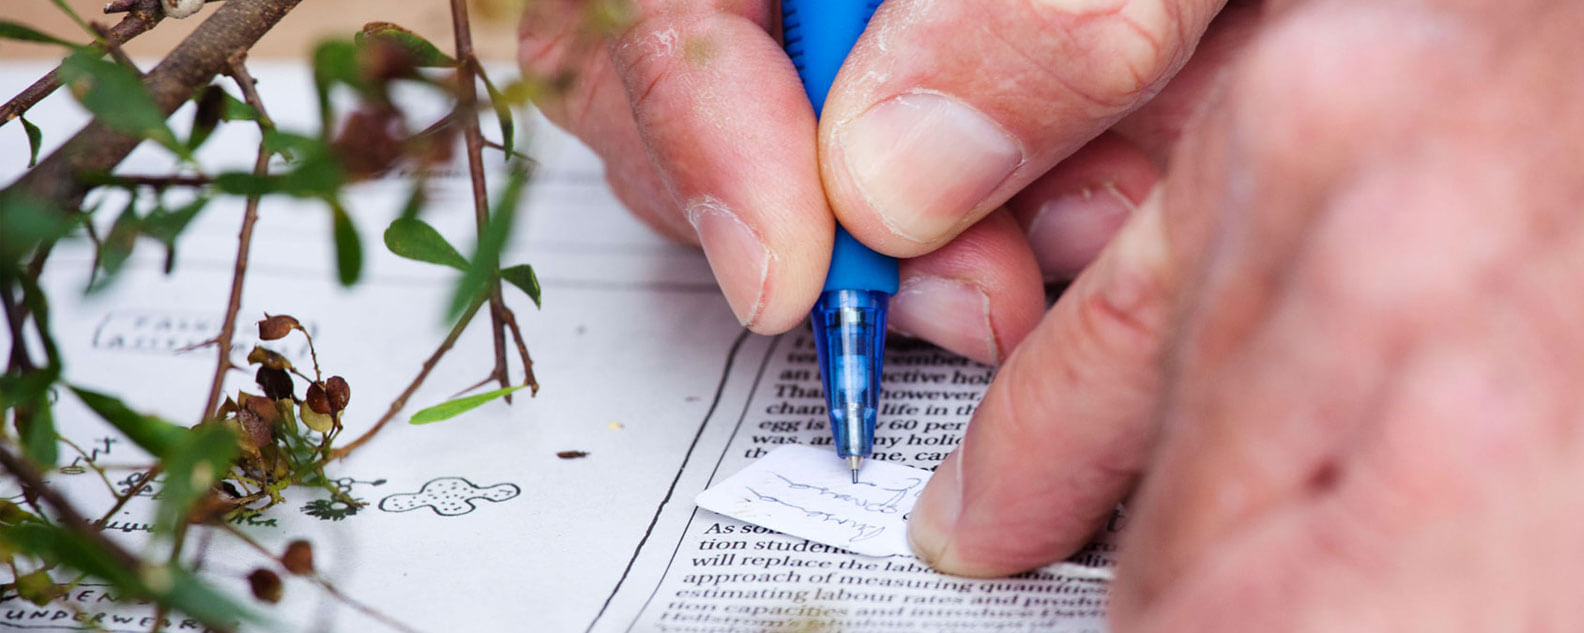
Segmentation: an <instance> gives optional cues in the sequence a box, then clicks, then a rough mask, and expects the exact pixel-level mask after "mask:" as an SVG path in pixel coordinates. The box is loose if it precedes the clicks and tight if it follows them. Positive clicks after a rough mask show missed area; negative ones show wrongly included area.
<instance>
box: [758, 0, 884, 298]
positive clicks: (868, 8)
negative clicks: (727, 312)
mask: <svg viewBox="0 0 1584 633" xmlns="http://www.w3.org/2000/svg"><path fill="white" fill-rule="evenodd" d="M880 1H881V0H782V2H781V27H782V41H783V42H785V46H786V52H787V56H788V57H790V58H791V59H792V65H793V66H795V67H797V72H798V78H799V79H801V80H802V81H803V90H804V92H806V93H808V98H809V103H810V104H811V105H813V106H814V114H815V116H819V113H820V112H821V111H822V110H824V109H825V96H826V95H827V94H828V93H829V92H830V87H831V84H832V83H833V82H835V81H836V73H837V71H840V70H841V67H842V62H843V61H845V60H846V59H847V53H848V52H849V51H851V50H852V47H853V44H855V43H857V42H858V37H859V36H860V35H862V34H863V31H864V27H865V26H868V24H869V17H870V16H872V15H874V12H875V9H876V8H878V7H879V6H880ZM824 289H825V290H826V291H831V290H879V291H882V292H885V293H887V294H895V293H896V290H897V262H896V259H895V258H892V257H887V256H885V255H881V254H879V253H876V252H874V251H872V250H870V249H869V247H867V246H864V245H863V244H860V243H859V242H858V240H856V239H853V237H852V235H850V234H848V233H847V230H846V229H844V228H842V227H840V226H838V227H836V236H835V242H834V245H833V248H832V251H831V265H830V272H829V273H827V274H826V276H825V288H824Z"/></svg>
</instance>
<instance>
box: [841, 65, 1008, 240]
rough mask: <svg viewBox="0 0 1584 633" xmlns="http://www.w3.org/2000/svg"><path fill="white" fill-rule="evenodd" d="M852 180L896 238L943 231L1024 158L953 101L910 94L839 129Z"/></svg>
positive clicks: (929, 236)
mask: <svg viewBox="0 0 1584 633" xmlns="http://www.w3.org/2000/svg"><path fill="white" fill-rule="evenodd" d="M837 142H838V143H840V145H841V150H842V156H843V158H844V159H845V161H846V163H847V172H848V174H850V175H851V176H852V179H853V183H854V184H855V185H856V186H857V187H858V190H859V191H860V192H862V193H863V196H864V198H865V199H867V201H868V202H869V205H870V206H871V207H873V208H874V210H875V212H876V213H878V214H879V215H880V218H881V220H882V221H884V222H885V224H886V226H887V227H888V228H890V229H891V231H892V232H893V233H896V234H897V235H898V236H901V237H903V238H907V239H909V240H913V241H915V242H928V241H932V240H935V239H937V238H939V237H940V236H942V235H945V234H946V233H947V232H949V231H950V230H951V229H952V228H953V227H955V226H956V225H957V224H958V223H959V222H961V221H962V218H963V216H964V215H966V214H967V213H968V212H969V211H970V210H972V209H973V208H974V207H975V206H978V205H979V203H981V202H983V201H984V199H985V198H986V197H987V196H989V195H990V192H991V191H993V190H995V188H996V187H997V186H998V185H1000V184H1001V182H1002V181H1003V180H1006V178H1007V176H1008V175H1010V174H1011V173H1012V170H1014V169H1017V167H1018V165H1020V164H1022V163H1023V152H1022V150H1021V149H1020V148H1019V147H1018V144H1017V141H1015V140H1013V138H1012V137H1011V136H1009V135H1008V134H1007V133H1006V131H1004V130H1002V129H1001V128H1000V126H997V125H996V124H995V122H994V121H991V120H990V119H989V117H986V116H985V115H984V114H981V113H980V112H979V111H978V110H974V109H973V108H971V107H969V106H968V105H967V104H964V103H962V102H960V101H957V100H956V99H952V98H950V97H944V96H941V95H936V94H906V95H901V96H897V97H893V98H891V99H890V100H887V101H884V102H882V103H880V104H879V105H876V106H874V107H873V108H870V109H869V111H868V112H865V113H863V114H862V115H861V116H859V117H858V118H857V119H854V120H852V121H850V122H848V123H846V124H844V125H843V126H842V128H841V130H840V131H838V132H837Z"/></svg>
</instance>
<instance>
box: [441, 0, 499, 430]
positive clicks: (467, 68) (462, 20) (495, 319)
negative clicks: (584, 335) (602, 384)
mask: <svg viewBox="0 0 1584 633" xmlns="http://www.w3.org/2000/svg"><path fill="white" fill-rule="evenodd" d="M451 31H452V33H453V34H454V35H455V36H456V57H457V110H458V111H460V112H465V113H470V114H469V116H465V117H463V121H462V138H463V140H464V141H465V142H466V145H467V159H468V176H469V177H470V179H471V181H472V185H473V218H474V221H475V223H476V224H477V225H478V232H479V235H480V237H482V236H483V234H484V231H485V229H486V228H487V227H488V225H489V193H488V192H487V191H486V190H485V187H484V135H483V134H482V133H480V132H479V121H478V114H477V113H478V86H477V81H476V77H475V64H476V62H475V60H474V59H473V35H472V28H471V27H470V26H469V24H468V10H467V0H451ZM490 264H491V265H492V266H494V267H495V268H499V267H500V265H499V263H498V262H490ZM489 304H490V339H491V341H492V342H493V343H494V345H495V374H494V375H495V379H496V381H498V382H499V383H500V386H501V388H502V389H504V388H507V387H510V386H511V370H510V368H508V367H507V365H506V325H505V323H504V321H505V319H504V314H505V313H504V312H503V311H504V310H505V308H506V302H505V301H504V300H502V298H501V289H500V283H499V282H498V281H492V282H490V288H489ZM506 402H508V403H510V402H511V394H507V395H506Z"/></svg>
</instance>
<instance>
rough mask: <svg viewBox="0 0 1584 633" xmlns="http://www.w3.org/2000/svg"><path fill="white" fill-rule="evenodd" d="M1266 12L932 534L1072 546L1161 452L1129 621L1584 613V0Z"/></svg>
mask: <svg viewBox="0 0 1584 633" xmlns="http://www.w3.org/2000/svg"><path fill="white" fill-rule="evenodd" d="M1266 11H1267V16H1266V17H1265V18H1264V19H1265V22H1264V23H1263V24H1262V25H1260V26H1259V31H1258V35H1257V36H1256V39H1255V40H1254V41H1253V42H1252V43H1251V44H1249V45H1248V46H1247V47H1246V48H1245V49H1244V50H1243V52H1242V54H1241V56H1240V61H1239V62H1238V63H1237V64H1236V65H1235V66H1234V67H1232V69H1231V70H1230V71H1229V72H1228V73H1227V75H1226V76H1225V77H1224V78H1222V79H1221V80H1220V81H1219V82H1218V89H1217V90H1216V94H1215V95H1214V98H1213V99H1212V101H1211V106H1210V107H1208V108H1206V109H1205V110H1204V111H1203V113H1202V116H1201V117H1200V118H1198V119H1196V120H1195V121H1194V123H1193V124H1192V125H1191V127H1190V128H1189V132H1188V133H1187V134H1186V135H1185V137H1184V138H1183V140H1182V141H1181V145H1180V146H1179V147H1178V148H1177V152H1176V153H1175V154H1174V155H1173V160H1172V161H1171V167H1170V168H1169V169H1168V173H1167V175H1166V177H1165V181H1164V183H1163V184H1162V186H1161V187H1160V188H1159V189H1158V190H1157V192H1156V194H1155V195H1154V196H1153V197H1152V198H1151V199H1150V201H1149V202H1147V203H1146V204H1145V205H1143V208H1142V209H1141V211H1140V212H1139V213H1138V214H1136V215H1135V216H1134V217H1133V218H1132V219H1131V220H1130V221H1129V223H1128V224H1127V225H1126V226H1125V227H1124V228H1123V229H1122V231H1121V232H1120V233H1119V234H1118V236H1117V238H1116V239H1115V240H1114V241H1113V242H1112V243H1111V244H1110V246H1108V247H1107V250H1106V251H1105V252H1104V253H1103V254H1102V255H1101V256H1100V258H1099V260H1098V261H1097V262H1096V263H1095V264H1094V265H1093V266H1091V267H1090V268H1089V269H1088V270H1086V271H1085V272H1084V273H1083V274H1082V275H1081V276H1080V277H1079V278H1078V280H1077V281H1076V282H1075V284H1074V285H1073V286H1072V287H1071V288H1069V290H1068V291H1067V293H1066V295H1065V296H1063V297H1062V298H1061V300H1060V301H1059V302H1058V304H1057V305H1056V306H1055V308H1054V309H1053V310H1052V311H1051V312H1050V314H1048V315H1047V316H1046V318H1045V319H1044V321H1043V322H1042V323H1041V324H1040V326H1039V327H1038V328H1037V329H1036V330H1035V332H1034V333H1033V334H1031V335H1030V337H1029V338H1028V339H1027V340H1026V341H1025V342H1024V343H1023V345H1022V346H1021V347H1020V348H1019V349H1018V350H1017V351H1016V352H1015V353H1014V354H1013V355H1012V357H1011V358H1010V359H1009V360H1008V362H1007V364H1006V365H1005V366H1004V367H1003V369H1002V371H1001V372H1000V374H999V375H998V376H997V377H996V380H995V382H994V384H993V385H992V386H991V388H990V391H989V393H987V394H986V397H985V399H984V401H983V403H982V405H981V406H980V408H979V411H978V413H977V415H976V417H975V419H974V421H973V423H972V424H971V425H970V427H969V432H968V435H967V437H966V438H965V441H964V443H963V445H962V446H961V447H960V448H959V449H958V451H957V452H956V453H955V454H954V455H953V456H952V457H951V458H950V459H948V460H947V462H946V463H945V464H943V465H942V467H941V468H940V469H939V470H938V471H937V474H936V477H935V478H934V480H932V481H931V483H930V485H929V488H928V489H927V490H926V492H925V493H924V495H923V497H922V498H921V499H920V500H919V503H918V505H917V506H916V507H915V510H914V518H913V522H912V525H911V532H912V534H911V535H912V537H913V540H914V542H915V546H916V548H917V550H918V551H919V552H920V554H921V555H922V556H923V557H925V558H927V559H930V560H931V561H932V563H933V564H934V565H936V566H937V567H938V568H941V569H943V570H947V571H952V572H957V573H965V574H971V575H998V574H1005V573H1009V572H1015V571H1020V570H1023V569H1028V568H1031V567H1036V566H1039V565H1042V564H1045V563H1047V562H1050V561H1053V560H1057V559H1059V558H1061V557H1063V556H1065V555H1067V554H1068V553H1070V552H1071V551H1072V550H1074V549H1075V548H1076V547H1077V546H1079V545H1080V544H1081V543H1082V542H1083V540H1084V539H1085V538H1087V535H1088V534H1090V533H1091V532H1092V530H1093V529H1094V528H1095V527H1096V525H1098V523H1099V522H1100V521H1103V520H1104V517H1105V516H1106V515H1107V514H1108V513H1109V512H1110V510H1111V509H1112V507H1113V506H1114V504H1115V503H1116V501H1117V500H1118V499H1119V498H1120V497H1121V495H1122V494H1123V493H1124V492H1125V491H1126V490H1128V489H1129V487H1130V485H1131V482H1132V481H1133V480H1134V479H1135V478H1136V477H1137V476H1138V474H1139V472H1140V470H1141V468H1142V467H1143V466H1144V465H1145V463H1146V459H1147V458H1148V459H1149V471H1148V474H1147V476H1146V477H1145V480H1144V482H1143V484H1142V486H1141V488H1140V490H1139V491H1138V493H1137V494H1136V496H1135V497H1134V499H1133V501H1132V502H1130V504H1129V521H1128V525H1127V527H1125V528H1124V535H1125V536H1124V539H1123V544H1122V560H1121V566H1120V569H1119V576H1118V584H1117V586H1116V589H1115V591H1114V592H1113V597H1114V600H1113V605H1112V606H1113V614H1114V620H1115V624H1116V627H1115V628H1116V630H1118V631H1119V632H1126V633H1131V632H1139V631H1173V632H1189V633H1191V632H1194V631H1218V632H1226V631H1231V632H1237V631H1258V632H1265V631H1437V632H1444V631H1490V630H1551V631H1572V630H1584V611H1580V610H1579V609H1578V608H1577V607H1576V599H1577V596H1576V593H1577V588H1578V587H1579V586H1580V581H1581V580H1584V578H1581V575H1584V572H1581V571H1580V570H1584V547H1581V546H1580V544H1579V543H1580V541H1579V539H1578V535H1579V534H1580V533H1584V486H1580V485H1579V483H1578V482H1580V481H1584V442H1581V437H1584V434H1581V432H1580V431H1581V427H1580V420H1581V415H1580V399H1579V395H1578V394H1579V393H1580V392H1579V389H1578V385H1579V384H1580V381H1581V380H1584V334H1581V330H1580V328H1579V327H1578V324H1579V323H1580V322H1584V301H1581V300H1580V299H1579V298H1578V297H1579V294H1578V289H1579V288H1580V287H1584V223H1581V222H1580V220H1579V218H1580V215H1579V213H1578V202H1579V201H1580V200H1584V178H1581V177H1580V174H1584V148H1581V146H1580V144H1579V139H1581V138H1584V108H1580V106H1579V104H1580V103H1584V84H1580V82H1578V81H1577V69H1576V66H1577V60H1579V59H1584V39H1581V38H1579V37H1578V28H1577V27H1578V26H1579V25H1580V24H1584V5H1580V4H1579V3H1576V2H1566V1H1543V0H1534V1H1524V2H1515V3H1499V4H1497V3H1481V2H1431V1H1429V0H1422V1H1413V0H1393V1H1389V2H1388V1H1380V0H1357V1H1348V0H1328V1H1315V2H1271V3H1269V4H1268V5H1267V7H1266ZM1157 433H1159V438H1158V439H1156V437H1155V436H1156V434H1157ZM1152 450H1153V457H1151V455H1150V454H1151V452H1152Z"/></svg>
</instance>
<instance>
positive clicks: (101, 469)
mask: <svg viewBox="0 0 1584 633" xmlns="http://www.w3.org/2000/svg"><path fill="white" fill-rule="evenodd" d="M58 439H60V441H61V442H64V443H65V444H66V445H67V446H70V447H71V448H72V450H74V451H77V454H78V455H81V456H82V461H83V463H84V464H87V465H88V468H89V469H90V470H92V471H94V472H95V473H98V474H99V480H100V481H103V482H104V485H105V488H106V489H108V490H109V491H110V494H112V495H114V494H116V487H115V484H113V483H110V477H109V476H108V475H106V474H105V469H104V467H103V466H100V465H99V463H98V462H95V461H94V459H93V458H92V457H89V456H88V451H85V450H83V448H82V447H81V446H78V445H77V443H76V442H73V441H71V440H70V439H67V437H66V436H64V435H61V436H59V438H58Z"/></svg>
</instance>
